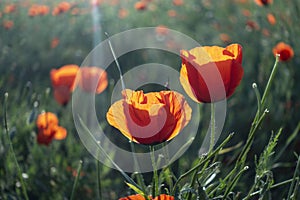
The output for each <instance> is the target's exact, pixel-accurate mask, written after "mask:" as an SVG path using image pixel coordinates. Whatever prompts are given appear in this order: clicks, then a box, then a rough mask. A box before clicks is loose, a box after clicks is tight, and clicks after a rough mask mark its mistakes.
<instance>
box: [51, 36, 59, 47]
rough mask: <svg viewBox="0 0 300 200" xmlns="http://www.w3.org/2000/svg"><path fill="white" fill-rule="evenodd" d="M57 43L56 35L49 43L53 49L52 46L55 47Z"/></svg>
mask: <svg viewBox="0 0 300 200" xmlns="http://www.w3.org/2000/svg"><path fill="white" fill-rule="evenodd" d="M58 45H59V39H58V38H57V37H55V38H53V39H52V40H51V45H50V46H51V48H52V49H54V48H56V47H57V46H58Z"/></svg>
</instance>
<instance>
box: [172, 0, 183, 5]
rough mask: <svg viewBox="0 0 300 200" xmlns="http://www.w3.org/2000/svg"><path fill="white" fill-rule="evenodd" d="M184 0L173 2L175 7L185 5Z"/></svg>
mask: <svg viewBox="0 0 300 200" xmlns="http://www.w3.org/2000/svg"><path fill="white" fill-rule="evenodd" d="M183 3H184V2H183V0H173V4H174V5H175V6H182V5H183Z"/></svg>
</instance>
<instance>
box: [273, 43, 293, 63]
mask: <svg viewBox="0 0 300 200" xmlns="http://www.w3.org/2000/svg"><path fill="white" fill-rule="evenodd" d="M273 54H274V56H276V55H277V54H279V55H280V57H279V60H280V61H289V60H290V59H291V58H293V57H294V50H293V48H292V47H291V46H290V45H288V44H286V43H284V42H279V43H278V44H277V45H276V46H275V47H274V48H273Z"/></svg>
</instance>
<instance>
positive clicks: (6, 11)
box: [4, 4, 17, 14]
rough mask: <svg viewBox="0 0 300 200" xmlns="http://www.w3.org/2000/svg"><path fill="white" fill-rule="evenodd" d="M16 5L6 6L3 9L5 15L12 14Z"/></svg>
mask: <svg viewBox="0 0 300 200" xmlns="http://www.w3.org/2000/svg"><path fill="white" fill-rule="evenodd" d="M16 8H17V7H16V5H15V4H9V5H6V6H5V7H4V13H6V14H9V13H13V12H15V11H16Z"/></svg>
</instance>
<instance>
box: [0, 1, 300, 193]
mask: <svg viewBox="0 0 300 200" xmlns="http://www.w3.org/2000/svg"><path fill="white" fill-rule="evenodd" d="M60 2H61V1H58V0H52V1H50V0H49V1H46V0H23V1H12V0H0V34H1V35H0V94H1V98H2V99H3V98H4V93H5V92H8V94H9V97H8V99H9V100H8V104H7V106H8V109H7V113H8V126H9V130H10V132H9V134H10V137H11V140H12V143H13V147H14V149H15V153H16V156H17V160H18V161H19V164H20V167H21V169H22V171H23V172H24V174H23V178H24V180H25V182H26V186H27V190H28V194H29V197H30V199H65V198H68V197H69V195H70V192H71V190H72V186H73V182H74V173H75V172H76V168H77V165H78V162H79V160H83V170H82V174H81V176H80V180H79V185H78V189H77V191H76V199H95V198H96V197H97V192H96V187H97V180H96V178H95V177H96V173H97V170H96V161H95V160H94V159H93V157H92V156H91V155H90V154H89V153H88V152H87V151H86V150H85V148H84V146H83V145H82V143H81V142H80V140H79V138H78V135H77V133H76V129H75V127H74V123H73V119H72V110H71V104H70V103H69V104H68V105H67V106H65V107H62V106H60V105H59V104H58V103H57V102H56V101H55V100H54V98H53V95H52V90H51V81H50V77H49V72H50V70H51V69H53V68H59V67H61V66H63V65H66V64H77V65H79V66H80V65H81V63H82V62H83V60H84V58H85V57H86V56H87V55H88V53H89V52H90V51H91V50H92V49H93V48H94V47H95V45H97V44H98V43H99V42H101V41H102V40H104V39H106V36H105V34H104V32H107V33H109V34H110V35H114V34H116V33H119V32H122V31H125V30H129V29H132V28H138V27H149V26H150V27H156V26H165V27H167V28H170V29H174V30H176V31H179V32H182V33H184V34H186V35H188V36H189V37H191V38H193V39H195V40H196V41H198V42H199V43H200V44H201V45H203V46H210V45H219V46H223V47H225V46H227V45H228V44H231V43H239V44H241V45H242V46H243V68H244V77H243V79H242V82H241V84H240V86H239V87H238V88H237V90H236V92H235V94H234V95H233V96H232V97H230V98H229V99H228V102H227V103H228V107H227V108H228V110H227V118H226V122H225V127H224V129H223V133H222V136H221V138H220V141H222V139H224V138H225V137H226V136H227V135H228V134H229V133H231V132H235V133H236V134H235V136H234V138H233V140H232V141H231V142H230V144H229V146H231V145H232V146H233V145H236V144H238V143H240V142H242V143H244V142H245V140H246V138H247V134H248V130H249V127H250V126H251V122H252V120H253V117H254V115H255V112H256V107H257V104H256V97H255V94H254V91H253V89H252V83H253V82H256V83H257V85H258V89H259V90H260V91H261V92H262V91H263V88H264V87H265V85H266V82H267V80H268V77H269V75H270V72H271V70H272V67H273V64H274V61H275V57H274V55H273V53H272V49H273V47H274V46H275V45H276V44H277V43H278V42H281V41H283V42H285V43H287V44H289V45H290V46H292V48H293V49H294V52H295V56H294V57H293V58H292V59H291V60H290V61H288V62H281V63H279V65H280V66H279V71H278V73H277V74H276V77H275V80H276V81H275V83H274V85H273V86H272V88H271V91H272V92H271V95H270V98H268V99H267V101H268V102H267V105H268V109H269V110H270V113H269V114H268V117H267V119H266V120H265V121H264V123H263V126H262V128H261V129H260V130H259V132H260V133H259V134H258V135H259V136H258V138H257V139H256V140H255V142H254V145H253V147H252V149H251V152H250V156H249V165H250V168H251V166H252V167H253V166H254V162H253V160H254V155H256V154H259V153H260V152H261V151H262V150H263V148H264V146H265V145H266V143H267V142H268V140H269V138H270V136H271V134H272V132H277V130H278V129H279V128H280V127H283V134H281V137H280V138H279V144H278V146H277V149H276V151H280V149H281V147H283V146H284V144H285V142H286V140H287V138H288V137H289V136H290V135H291V134H292V132H293V131H294V129H295V128H296V126H297V124H298V123H299V119H300V112H299V108H300V98H299V96H300V94H299V91H300V85H299V82H298V81H297V80H298V78H299V77H300V68H299V65H300V59H299V57H298V55H299V49H300V44H299V40H300V38H299V37H300V27H299V23H300V16H299V13H300V12H299V6H300V3H299V2H298V1H297V0H285V1H282V0H274V2H273V4H271V5H268V6H258V5H257V4H255V2H254V1H252V0H222V1H221V0H173V1H172V0H166V1H162V0H147V1H146V0H145V1H143V2H144V4H145V8H143V9H137V8H136V3H137V1H134V0H111V1H109V0H99V1H93V2H90V1H88V0H74V1H69V3H70V5H71V7H70V8H69V9H68V10H67V11H65V12H63V13H60V14H57V15H55V13H53V12H54V10H55V8H56V7H57V5H58V4H59V3H60ZM92 3H94V4H95V7H97V13H96V14H97V15H95V12H94V16H93V9H92ZM36 4H37V5H46V6H48V8H49V11H48V13H47V11H46V12H45V13H44V15H37V16H30V14H29V13H30V9H31V7H32V5H36ZM9 6H10V7H9ZM269 13H271V14H273V15H274V16H275V18H276V22H275V24H274V23H273V24H271V23H270V22H269V21H268V19H267V15H268V14H269ZM93 17H96V20H97V22H99V23H98V25H99V27H98V28H97V27H95V26H94V24H93ZM142 39H143V38H137V40H142ZM144 53H145V52H137V54H134V53H133V54H128V55H126V56H125V57H124V58H120V60H119V61H120V65H121V66H123V69H122V70H123V73H125V72H126V71H128V70H129V69H131V66H136V65H138V64H141V63H147V62H149V60H152V59H153V60H156V62H158V63H160V62H159V61H160V60H164V59H165V60H168V61H166V62H167V63H168V64H169V65H170V66H172V67H173V68H174V69H176V70H178V71H179V69H180V58H179V57H178V58H175V59H170V58H172V56H170V55H168V54H167V53H164V52H154V53H153V54H151V56H155V57H151V58H147V57H145V56H143V55H144ZM146 53H147V52H146ZM108 77H109V83H110V84H109V86H108V88H107V90H106V92H104V93H103V94H99V98H107V99H109V97H110V96H109V95H110V94H109V92H110V91H111V90H112V88H113V86H114V83H115V82H116V81H118V72H117V70H116V68H115V65H114V64H112V65H111V66H110V68H109V69H108ZM153 90H155V88H153ZM101 95H102V96H101ZM2 102H3V101H2ZM107 102H108V103H109V102H110V101H107ZM108 106H109V104H108V105H106V107H108ZM104 107H105V106H104ZM3 110H4V109H3V106H1V107H0V111H1V112H0V119H1V121H3V119H4V116H3ZM42 110H46V111H51V112H54V113H56V114H57V115H58V117H59V120H60V125H62V126H64V127H65V128H66V129H67V130H68V137H67V138H66V139H65V140H62V141H54V142H53V143H52V144H51V145H49V146H40V145H39V144H37V142H36V133H37V130H36V127H35V118H36V116H37V115H38V114H39V113H40V112H41V111H42ZM105 112H106V111H105ZM104 114H105V113H104ZM208 122H209V105H201V121H200V127H199V130H198V137H197V138H196V140H195V142H194V143H193V144H192V146H191V147H190V149H189V153H188V154H187V153H185V154H184V156H183V157H182V158H181V159H180V160H179V161H177V162H176V163H174V173H175V174H180V173H182V172H184V171H186V170H187V169H188V168H190V167H191V166H190V163H191V162H192V161H193V160H194V159H195V158H196V157H197V154H198V150H199V143H201V139H202V137H201V135H203V134H204V133H205V132H206V129H207V126H208ZM101 124H103V127H104V128H105V130H106V131H107V132H111V134H114V135H116V137H119V136H120V134H119V132H118V131H117V130H115V129H113V128H111V127H109V126H108V124H107V123H106V121H105V119H103V121H102V122H101ZM0 127H1V132H0V199H18V196H20V194H21V188H20V182H19V181H20V180H19V179H18V176H17V172H16V166H15V165H14V162H13V158H12V156H11V154H10V153H9V147H8V141H7V139H6V136H5V131H4V126H3V123H2V124H1V126H0ZM299 139H300V136H299V134H298V137H297V138H296V139H295V140H293V142H292V143H291V144H290V145H289V146H288V149H287V150H286V151H285V152H284V154H283V155H282V157H281V158H280V164H278V166H277V167H276V168H274V169H273V170H274V171H273V173H274V177H275V181H276V182H279V181H282V180H285V179H288V178H291V177H292V175H293V169H294V168H293V167H294V163H293V162H294V160H295V157H294V155H293V152H294V151H295V152H297V153H298V154H299V153H300V140H299ZM120 140H121V141H122V139H120ZM123 141H124V140H123ZM238 150H239V149H237V150H236V151H238ZM236 151H233V152H230V153H227V154H224V155H221V156H220V160H221V161H222V165H223V169H224V170H223V171H221V172H220V176H222V175H223V174H225V175H226V173H227V172H228V170H229V169H230V166H231V164H232V162H233V160H234V159H235V156H236ZM101 167H102V170H101V177H102V178H101V179H102V184H103V185H102V191H103V195H104V197H106V199H117V198H118V197H121V196H124V195H126V194H127V192H128V189H127V187H126V185H125V184H124V179H123V178H122V176H121V175H120V174H119V172H118V171H116V170H111V169H109V168H107V167H105V166H101ZM253 175H254V171H253V170H249V172H248V173H247V174H246V175H245V176H244V177H243V180H244V182H242V183H241V184H240V187H239V189H240V190H241V192H245V191H247V189H248V188H247V185H248V182H247V180H249V179H251V180H252V179H253ZM146 177H147V175H146ZM146 179H147V178H146ZM282 191H283V192H282ZM285 193H286V189H285V188H284V186H283V187H279V188H278V189H276V191H275V193H274V197H276V196H275V195H285ZM277 197H278V196H277ZM104 199H105V198H104Z"/></svg>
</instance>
